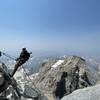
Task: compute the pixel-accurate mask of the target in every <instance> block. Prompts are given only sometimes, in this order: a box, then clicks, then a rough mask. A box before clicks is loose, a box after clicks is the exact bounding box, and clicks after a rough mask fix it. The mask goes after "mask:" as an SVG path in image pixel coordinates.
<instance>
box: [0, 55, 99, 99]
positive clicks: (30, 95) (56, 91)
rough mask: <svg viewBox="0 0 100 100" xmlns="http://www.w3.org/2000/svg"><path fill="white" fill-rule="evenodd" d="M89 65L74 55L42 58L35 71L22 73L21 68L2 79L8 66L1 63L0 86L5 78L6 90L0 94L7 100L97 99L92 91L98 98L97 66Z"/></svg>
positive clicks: (6, 73) (23, 71)
mask: <svg viewBox="0 0 100 100" xmlns="http://www.w3.org/2000/svg"><path fill="white" fill-rule="evenodd" d="M92 65H93V66H91V63H90V62H88V63H87V61H86V60H85V59H83V58H81V57H77V56H68V57H62V58H57V59H55V58H54V59H48V60H45V61H44V62H43V63H42V64H41V67H40V70H39V72H38V73H35V74H31V75H29V76H28V75H27V74H26V73H27V70H26V73H25V70H23V69H22V68H20V69H19V70H18V71H17V72H16V74H15V76H14V78H10V77H8V78H7V77H6V78H5V77H3V74H2V73H3V72H4V73H5V75H6V76H7V75H8V76H9V73H8V71H7V66H5V65H4V64H1V65H0V66H1V68H0V70H1V69H2V70H1V72H0V73H1V74H0V80H2V81H0V85H1V86H2V84H3V81H4V80H6V79H7V81H5V82H6V84H5V86H4V85H3V86H4V89H6V90H5V91H3V90H4V89H3V90H2V91H3V92H0V97H2V96H3V97H6V98H7V100H99V99H93V98H92V96H93V95H95V94H94V93H93V91H95V93H96V95H95V96H97V98H99V94H98V93H97V91H100V89H99V86H100V85H97V86H94V85H96V84H99V83H100V81H99V80H100V79H99V76H100V67H99V66H98V67H94V63H93V64H92ZM27 66H28V65H27ZM96 88H97V91H96ZM0 91H1V88H0ZM5 94H6V96H5ZM92 94H93V95H92ZM80 98H81V99H80ZM89 98H92V99H89ZM0 100H1V98H0Z"/></svg>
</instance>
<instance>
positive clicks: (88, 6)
mask: <svg viewBox="0 0 100 100" xmlns="http://www.w3.org/2000/svg"><path fill="white" fill-rule="evenodd" d="M99 43H100V0H0V49H1V50H6V51H16V50H17V49H21V48H22V47H27V48H28V49H30V50H32V51H33V52H34V53H35V52H42V51H43V52H45V51H46V52H62V53H63V52H64V53H65V52H77V53H83V54H85V53H86V54H93V55H99V54H100V53H99V52H100V47H99Z"/></svg>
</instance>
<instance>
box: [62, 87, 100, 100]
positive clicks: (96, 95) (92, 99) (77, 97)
mask: <svg viewBox="0 0 100 100" xmlns="http://www.w3.org/2000/svg"><path fill="white" fill-rule="evenodd" d="M61 100H100V85H96V86H93V87H88V88H84V89H79V90H76V91H74V92H73V93H71V94H70V95H67V96H65V97H63V98H62V99H61Z"/></svg>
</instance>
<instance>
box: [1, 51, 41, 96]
mask: <svg viewBox="0 0 100 100" xmlns="http://www.w3.org/2000/svg"><path fill="white" fill-rule="evenodd" d="M2 55H4V56H6V57H8V58H10V59H12V60H14V61H16V59H15V58H13V57H11V56H10V55H8V54H6V53H4V52H2V51H0V56H2ZM22 68H23V70H24V73H25V74H26V76H27V77H28V79H29V80H30V81H31V83H32V84H33V86H34V88H35V89H36V90H35V92H36V93H37V94H40V95H43V94H42V93H41V91H40V90H39V89H38V88H37V87H36V86H35V84H34V82H33V81H32V79H31V78H30V76H29V75H28V73H27V72H26V70H25V68H24V67H23V65H22Z"/></svg>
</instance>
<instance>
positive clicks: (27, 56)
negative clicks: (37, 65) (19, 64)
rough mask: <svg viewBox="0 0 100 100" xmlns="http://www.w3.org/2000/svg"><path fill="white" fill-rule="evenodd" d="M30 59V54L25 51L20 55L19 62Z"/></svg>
mask: <svg viewBox="0 0 100 100" xmlns="http://www.w3.org/2000/svg"><path fill="white" fill-rule="evenodd" d="M29 57H30V53H29V52H28V51H27V50H25V51H22V52H21V54H20V56H19V58H18V59H17V60H25V61H27V60H28V59H29Z"/></svg>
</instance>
